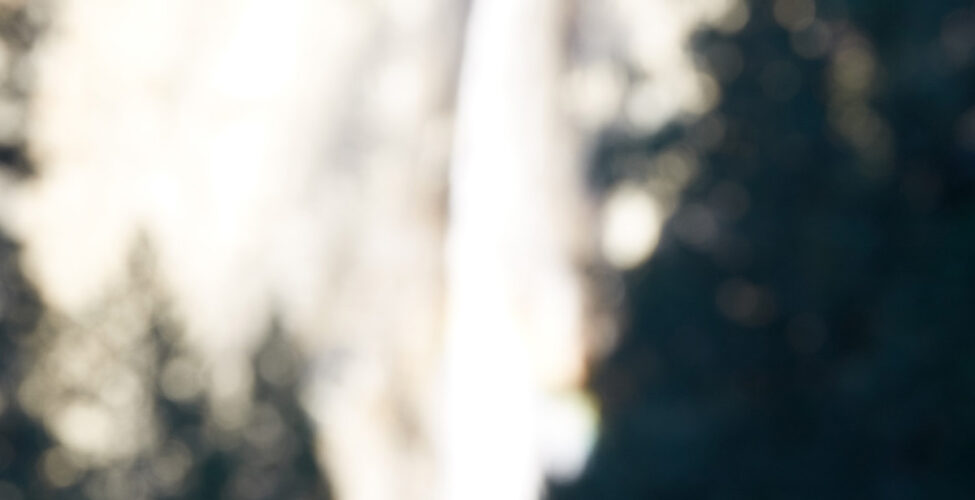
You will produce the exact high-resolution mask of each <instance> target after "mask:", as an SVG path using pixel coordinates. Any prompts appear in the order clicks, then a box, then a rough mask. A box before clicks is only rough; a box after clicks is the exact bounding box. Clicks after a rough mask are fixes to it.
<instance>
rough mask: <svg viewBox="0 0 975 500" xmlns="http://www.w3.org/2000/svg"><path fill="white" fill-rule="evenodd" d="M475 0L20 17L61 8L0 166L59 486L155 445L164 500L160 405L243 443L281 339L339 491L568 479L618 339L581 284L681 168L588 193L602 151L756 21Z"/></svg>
mask: <svg viewBox="0 0 975 500" xmlns="http://www.w3.org/2000/svg"><path fill="white" fill-rule="evenodd" d="M467 3H468V2H464V1H461V0H408V1H407V0H401V1H395V0H392V1H357V0H327V1H314V0H246V1H230V0H210V1H205V2H200V1H194V0H165V1H163V0H135V1H132V0H59V1H56V2H50V4H48V2H32V3H27V4H24V5H22V6H20V7H18V8H23V9H28V10H30V9H33V11H34V12H35V14H37V13H39V12H43V13H45V14H46V15H49V16H50V19H51V21H50V24H49V26H47V28H46V30H45V32H44V34H43V36H42V37H41V38H40V41H39V43H38V45H37V46H36V47H35V48H33V49H31V51H30V52H29V54H28V57H29V59H30V61H31V66H30V67H31V71H32V73H31V74H32V75H33V77H32V79H31V82H32V83H31V85H32V87H31V89H30V91H29V94H28V95H29V98H28V113H27V115H26V116H27V118H26V121H25V122H24V123H25V124H24V125H23V127H25V128H24V133H25V136H26V140H27V144H28V148H29V154H30V157H31V159H32V161H33V162H34V164H35V165H36V175H35V176H33V177H31V178H29V179H25V180H14V179H6V178H4V179H0V180H2V183H0V188H2V193H3V195H4V197H3V199H2V200H0V222H2V223H3V226H4V228H5V230H6V231H9V232H10V233H12V234H13V235H14V236H15V237H16V238H17V239H18V240H19V241H21V242H22V243H23V248H24V250H23V259H22V266H23V268H24V270H25V272H26V274H27V276H28V277H29V279H30V280H32V282H33V283H35V284H36V286H37V287H38V289H39V291H40V294H41V297H42V300H43V302H44V303H45V306H46V308H47V312H46V314H45V316H44V319H43V321H42V323H41V327H39V331H38V333H37V334H36V335H37V339H39V340H38V341H37V342H35V343H34V346H35V348H36V349H35V351H34V353H33V355H34V356H35V357H36V359H35V362H34V363H33V367H32V368H31V369H30V370H29V372H28V373H27V374H26V376H25V380H24V382H23V384H22V387H21V388H20V390H19V392H18V395H17V398H18V401H19V404H20V405H22V406H23V407H24V408H25V409H26V410H27V411H28V412H29V413H30V414H32V415H34V416H35V417H36V418H38V419H39V420H40V421H42V422H43V423H44V425H45V426H46V428H47V429H48V430H49V431H50V432H51V433H52V434H53V436H54V437H55V439H56V441H57V447H58V448H57V450H60V451H58V453H60V454H55V455H51V457H53V458H51V459H50V460H49V462H50V464H49V467H48V468H47V469H45V470H47V471H48V475H47V478H48V480H49V481H51V482H52V484H56V485H58V487H68V486H72V485H76V484H81V483H82V482H84V481H86V480H85V479H84V478H85V477H88V476H85V471H89V470H109V471H110V470H114V469H117V468H119V467H121V464H125V463H133V462H135V461H136V460H137V459H138V457H142V456H146V454H155V455H154V456H157V455H158V456H165V457H170V462H172V463H177V464H181V465H180V466H179V467H176V466H174V467H175V468H171V469H172V470H175V471H177V472H178V473H177V472H172V470H171V471H170V476H166V477H169V478H170V479H171V481H170V482H171V483H173V484H178V483H179V481H180V480H181V479H180V478H182V477H184V475H185V474H187V472H186V471H187V470H189V468H190V467H191V466H192V464H191V460H190V459H188V458H186V454H187V452H185V450H184V451H179V450H182V449H183V448H179V447H175V448H174V445H173V444H172V442H171V441H170V440H169V438H170V436H168V435H167V430H166V429H165V428H163V427H161V424H160V422H159V421H158V418H157V417H156V416H155V413H154V406H153V405H154V404H155V403H154V402H153V401H154V399H153V394H154V393H155V391H157V390H161V391H162V393H163V395H164V396H165V397H166V398H168V399H169V400H172V401H205V407H206V408H207V411H206V414H207V417H206V418H207V422H208V423H207V424H206V428H207V433H206V435H205V436H204V437H203V438H202V439H205V440H210V441H212V442H214V443H217V445H215V446H226V445H227V444H226V443H228V442H234V441H235V440H240V439H244V438H246V437H247V436H248V435H249V434H248V433H250V432H252V429H251V427H249V425H250V424H249V423H248V422H253V421H255V419H257V420H256V421H268V419H270V417H267V418H265V417H266V416H267V415H270V414H271V413H269V411H270V410H268V409H267V408H266V407H264V406H261V405H258V404H255V402H254V400H253V394H254V393H255V387H257V385H258V383H257V379H258V378H259V377H258V375H259V374H256V373H254V370H253V369H252V367H251V365H250V361H251V360H252V359H253V358H254V357H255V356H256V352H257V350H258V347H259V346H260V345H261V344H262V342H263V341H264V339H265V336H266V334H267V332H268V331H269V330H270V329H271V328H272V326H271V325H272V324H274V323H275V321H278V322H279V323H280V329H281V331H282V332H284V335H285V336H286V337H287V338H288V339H290V341H292V342H293V343H294V344H295V345H296V346H297V349H298V351H300V352H301V354H302V357H303V359H306V360H307V366H302V367H290V368H289V367H287V366H284V367H283V365H282V363H284V364H287V363H292V362H294V361H293V358H281V359H285V360H284V361H281V360H280V359H279V360H278V361H277V363H278V364H277V365H275V364H274V363H275V361H273V360H274V359H277V358H274V357H273V356H272V357H271V358H267V359H271V360H272V361H269V362H266V363H265V364H264V365H261V366H262V367H264V368H267V367H268V366H270V368H267V370H268V373H271V375H270V376H269V377H270V379H273V378H274V373H282V370H283V371H284V372H287V371H288V370H289V369H295V370H298V371H300V372H301V374H302V375H301V377H300V380H301V384H300V389H299V390H300V393H301V401H302V404H303V408H304V410H305V411H306V412H307V413H308V415H309V418H310V420H311V421H312V423H313V424H314V430H315V432H316V438H315V439H316V442H315V449H316V452H317V458H318V460H319V462H320V463H321V464H323V467H324V468H325V469H326V470H327V473H328V475H329V478H330V482H331V484H332V487H333V489H334V492H335V494H336V496H337V497H338V498H339V499H342V500H373V499H375V500H381V499H393V498H395V499H428V498H434V497H435V496H436V495H438V494H439V495H440V496H442V497H443V498H447V499H451V500H454V499H458V500H459V499H463V500H472V499H477V498H510V499H513V500H521V499H525V500H527V499H530V498H536V497H537V496H538V495H539V494H540V493H541V491H542V489H543V486H544V480H543V470H544V469H546V468H547V469H548V470H549V473H550V474H553V475H554V476H555V477H561V478H568V477H571V476H572V475H573V474H574V473H577V472H578V470H579V468H580V467H582V466H583V465H584V460H585V454H586V451H587V447H588V446H590V445H591V441H592V439H594V435H595V433H596V431H597V429H596V425H597V424H596V413H597V410H596V409H595V408H594V407H593V404H592V403H591V402H590V401H589V399H588V398H587V397H586V396H585V395H584V394H583V393H582V392H581V389H580V388H581V386H582V384H583V383H584V380H585V377H586V366H587V365H588V364H589V363H591V362H592V360H593V358H594V357H595V353H596V352H597V351H601V350H605V349H606V348H607V345H608V344H607V343H606V341H605V339H606V338H610V337H611V333H612V329H613V328H612V326H611V324H610V325H609V326H607V323H606V322H602V321H596V320H595V319H596V317H597V312H596V311H598V310H599V309H600V308H601V307H602V306H601V304H600V300H601V299H600V298H599V297H596V296H595V294H594V293H593V292H592V283H590V282H589V281H588V280H589V278H587V276H586V274H585V271H586V269H587V268H591V267H593V266H599V265H611V266H615V267H618V268H627V267H631V266H633V265H636V264H637V263H639V262H641V261H642V260H644V259H646V258H647V257H648V256H649V255H650V253H651V252H652V251H653V244H654V242H655V241H656V240H655V239H656V232H658V231H659V228H660V226H661V223H662V220H663V219H664V218H665V217H666V216H667V215H668V214H669V212H668V211H669V210H671V207H672V205H673V203H674V200H675V199H676V197H677V196H678V195H679V191H680V188H681V187H682V186H683V185H684V184H685V183H686V182H687V181H688V179H689V178H691V177H692V176H693V174H694V172H693V168H692V163H693V161H692V160H693V159H692V158H691V159H689V158H687V157H686V155H684V156H681V155H682V152H680V151H676V152H669V154H670V156H668V157H663V159H662V160H661V161H670V163H669V165H671V166H672V168H671V171H672V173H673V172H676V173H675V174H674V175H671V176H669V177H667V178H666V179H665V181H666V182H656V181H653V182H647V183H641V182H643V181H640V180H637V179H632V182H629V183H628V184H627V185H626V189H622V190H617V191H613V192H610V193H608V194H606V195H605V200H603V199H597V197H595V196H593V195H592V193H589V192H587V190H586V186H585V180H586V179H585V172H586V163H587V161H588V158H589V155H590V153H591V152H590V150H591V146H592V144H593V142H594V141H595V140H596V138H597V137H598V136H599V135H600V134H604V133H641V134H649V133H653V132H654V131H656V130H658V129H659V128H660V127H661V126H662V125H664V124H665V123H667V122H669V121H671V120H674V119H685V118H686V117H689V116H697V115H698V114H700V113H703V112H705V111H706V110H707V109H709V107H710V106H713V105H714V103H715V102H716V101H717V99H719V98H720V96H719V95H718V89H717V86H716V84H714V82H713V80H711V79H710V77H709V76H707V75H705V74H703V73H701V72H700V71H698V70H697V69H695V66H694V64H693V63H692V61H691V59H690V57H689V55H688V51H687V41H688V39H689V37H690V34H691V33H692V32H693V31H694V30H695V29H696V28H697V27H698V26H699V25H700V24H701V23H711V24H714V25H716V26H718V27H720V28H721V29H727V30H734V29H739V28H740V27H741V26H742V25H743V24H744V22H745V21H747V10H743V7H742V6H741V5H739V4H737V3H735V2H733V1H732V0H695V1H688V2H674V1H669V0H653V1H646V0H616V1H611V2H603V3H597V2H586V1H579V2H560V1H556V0H530V1H516V0H490V1H489V0H484V1H479V0H475V1H473V2H472V4H471V5H467ZM468 10H469V12H470V15H469V16H468ZM458 82H459V83H458ZM455 89H456V90H455ZM455 109H456V116H455V112H454V110H455ZM675 165H676V166H675ZM448 166H449V168H448ZM448 170H449V175H448ZM675 179H676V180H675ZM654 182H656V183H654ZM661 186H663V187H661ZM448 193H449V194H448ZM448 199H449V200H448ZM603 202H605V203H603ZM599 252H602V253H599ZM160 317H163V318H165V322H166V323H167V324H172V325H175V326H173V328H172V329H171V330H172V331H174V332H176V333H170V334H168V335H169V336H167V337H166V338H165V341H166V342H169V343H171V344H172V349H173V350H174V352H176V353H177V354H176V355H174V357H172V358H167V359H168V361H167V360H160V359H157V358H155V357H153V355H152V351H151V349H150V346H151V342H153V337H152V332H153V331H155V330H156V328H155V326H156V325H157V323H159V321H161V320H160V319H159V318H160ZM261 359H265V358H261ZM289 359H291V360H292V361H288V360H289ZM294 359H296V358H294ZM267 363H270V364H267ZM264 368H262V369H264ZM265 375H266V374H265ZM262 376H263V375H262ZM265 378H267V377H265ZM272 413H273V412H272ZM261 419H264V420H261ZM270 420H273V419H270ZM241 436H243V437H241ZM268 446H270V445H268ZM174 449H175V450H177V451H172V450H174ZM167 450H168V451H167ZM173 456H176V457H177V458H172V457H173ZM178 457H183V458H178ZM181 460H182V461H181ZM188 460H189V461H188ZM173 461H175V462H173ZM166 470H170V469H166ZM173 477H175V479H172V478H173ZM86 484H87V483H86ZM245 489H246V488H245ZM85 491H89V492H92V491H96V492H98V494H97V495H95V496H99V495H100V498H106V499H112V498H115V496H112V495H116V496H118V498H126V499H131V498H152V497H154V496H156V495H158V494H159V493H158V492H156V493H154V491H155V490H153V489H152V488H150V487H145V488H142V489H131V488H130V489H128V490H124V489H115V490H111V489H105V488H102V489H98V488H96V487H92V488H89V489H88V490H85ZM113 491H114V492H116V493H112V492H113ZM174 491H176V490H174ZM118 492H122V493H118ZM133 492H135V493H133ZM251 493H252V494H253V495H255V498H263V497H261V496H260V495H261V494H260V493H259V492H258V490H256V489H255V490H252V492H251ZM89 495H92V493H89Z"/></svg>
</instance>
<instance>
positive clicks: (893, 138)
mask: <svg viewBox="0 0 975 500" xmlns="http://www.w3.org/2000/svg"><path fill="white" fill-rule="evenodd" d="M776 4H778V5H776ZM797 5H798V8H799V9H800V10H801V9H802V8H804V7H807V6H808V2H806V3H803V2H795V1H792V2H790V1H788V0H785V1H779V2H766V1H753V2H751V3H750V7H751V20H750V22H749V24H748V25H747V26H746V27H745V29H744V30H742V31H741V32H739V33H737V34H735V35H732V36H730V37H729V36H722V35H718V34H715V33H701V34H700V36H699V37H698V38H697V40H696V42H695V50H696V53H697V56H698V58H699V64H700V65H701V66H702V67H704V68H707V69H708V70H709V71H710V72H711V73H712V74H714V75H715V77H716V79H717V80H718V81H720V82H721V84H722V95H723V98H722V100H721V102H720V104H719V106H718V107H717V109H715V110H714V111H713V113H711V114H709V115H707V116H705V117H703V118H701V119H700V120H698V121H696V122H695V123H693V124H691V125H687V126H683V125H679V126H678V125H675V126H673V127H671V128H670V129H669V130H667V131H665V133H663V134H660V135H657V136H654V137H653V138H633V137H607V138H606V139H605V140H604V141H603V146H602V149H601V151H600V154H599V157H598V161H597V162H596V165H595V167H594V171H593V174H592V179H593V183H594V185H595V186H596V189H605V188H606V187H608V186H611V185H613V184H614V183H615V182H618V181H619V179H620V178H621V176H622V175H623V174H622V173H621V172H619V171H618V169H617V165H619V164H620V162H619V161H617V160H620V159H621V158H624V157H626V156H628V155H633V154H640V155H644V156H647V157H652V156H653V155H655V154H656V153H658V152H659V151H661V150H662V149H664V148H665V147H675V146H676V147H681V148H686V149H687V150H688V151H692V152H693V154H695V155H696V156H697V158H698V161H699V163H700V166H701V168H700V174H699V175H698V176H697V178H696V179H695V180H694V181H693V182H692V183H691V184H690V185H689V186H688V188H687V189H686V190H685V192H684V193H683V197H682V199H681V202H680V206H679V208H678V209H677V211H676V212H675V214H674V216H673V217H672V218H671V219H670V220H669V222H668V223H667V225H666V227H665V229H664V232H663V234H662V237H661V241H660V244H659V246H658V248H657V251H656V253H655V254H654V255H653V257H652V258H651V259H650V260H649V261H648V262H646V263H645V264H644V265H642V266H641V267H639V268H638V269H636V270H634V271H632V272H629V273H628V274H627V275H626V276H625V277H624V281H625V288H626V299H625V314H624V327H623V336H622V340H621V342H620V344H619V346H618V348H617V349H616V350H615V352H614V353H613V354H612V355H611V356H610V357H609V358H608V359H607V360H606V361H605V362H604V364H602V366H600V367H599V368H598V369H597V371H596V372H595V373H594V375H593V376H592V379H591V387H592V388H593V390H594V391H595V392H596V393H597V394H598V396H599V399H600V400H601V404H602V407H603V419H604V420H603V425H604V428H603V431H602V435H601V437H600V439H599V442H598V444H597V448H596V450H595V454H594V456H593V457H592V459H591V462H590V464H589V466H588V468H587V470H586V471H585V473H584V475H583V476H582V477H581V478H580V479H579V480H578V481H577V482H576V483H575V484H572V485H562V486H555V487H553V491H552V492H551V494H550V498H552V499H558V500H571V499H595V498H612V499H636V498H640V499H643V498H657V499H671V498H688V499H710V498H714V499H718V498H743V499H745V498H747V499H762V498H769V499H773V498H774V499H778V498H809V499H821V498H905V499H906V498H967V497H969V496H970V495H971V494H972V493H973V492H975V476H973V475H972V473H971V471H972V468H973V467H975V425H973V422H975V402H973V401H975V400H973V399H972V394H973V391H975V357H973V353H975V350H973V347H975V346H973V344H975V338H973V336H972V332H973V325H975V312H973V311H975V309H973V308H972V304H973V303H975V259H973V256H975V196H973V188H975V64H973V62H975V60H973V56H975V9H973V8H972V5H971V3H970V2H962V1H934V2H910V1H906V0H904V1H891V0H860V1H840V0H819V1H817V2H816V3H815V4H814V5H815V13H816V18H817V20H816V21H811V20H810V19H802V18H801V14H802V12H799V13H798V14H796V12H795V11H792V12H790V11H789V9H790V8H793V9H794V8H796V6H797ZM786 28H789V29H786Z"/></svg>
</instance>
